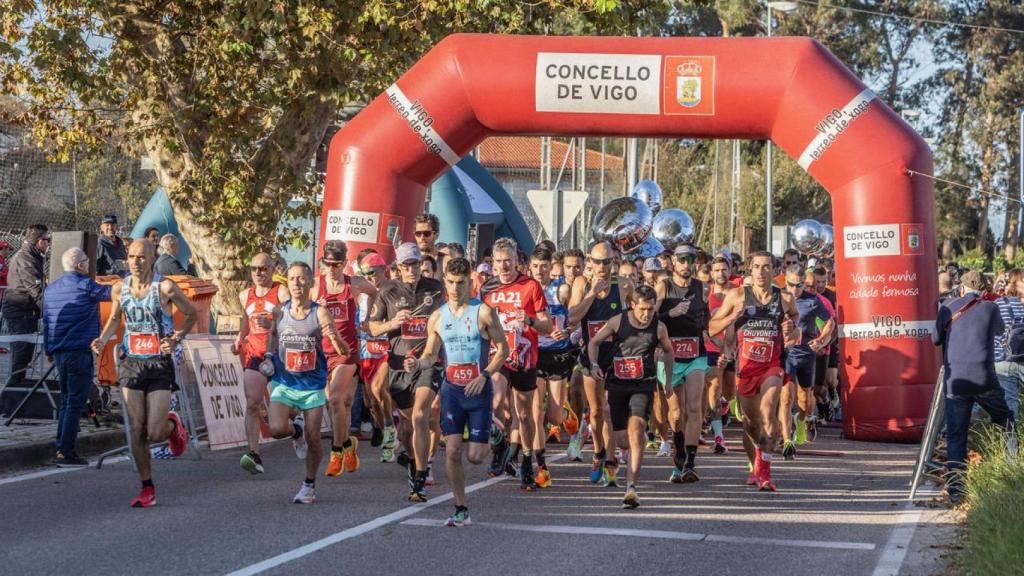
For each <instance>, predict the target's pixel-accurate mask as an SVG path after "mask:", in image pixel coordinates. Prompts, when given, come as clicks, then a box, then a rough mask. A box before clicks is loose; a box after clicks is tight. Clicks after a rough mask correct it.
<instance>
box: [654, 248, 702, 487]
mask: <svg viewBox="0 0 1024 576" xmlns="http://www.w3.org/2000/svg"><path fill="white" fill-rule="evenodd" d="M674 255H675V259H676V262H675V266H674V268H673V270H672V276H670V277H669V279H668V281H667V282H665V283H664V285H665V287H666V293H665V298H664V300H662V301H661V308H660V309H659V311H658V317H659V318H660V320H661V322H662V323H663V324H664V325H665V328H666V329H667V330H668V334H669V337H670V338H671V339H672V349H673V351H674V352H673V354H674V358H675V360H676V361H675V362H674V363H673V368H674V372H669V371H668V369H667V368H666V367H665V366H664V365H660V366H659V368H658V380H659V381H660V382H661V383H662V386H664V387H665V396H666V397H667V398H668V402H669V413H670V414H671V413H675V412H678V414H679V418H678V420H673V421H672V424H673V430H674V431H675V432H674V433H673V438H672V439H673V443H674V444H675V454H674V462H675V468H674V469H673V470H672V475H671V476H670V477H669V480H670V481H672V482H674V483H677V484H678V483H681V482H687V483H689V482H697V481H698V480H700V477H699V476H697V472H696V470H695V466H696V459H697V446H698V445H699V442H700V428H701V424H702V423H703V420H704V418H703V410H702V406H703V404H704V373H705V372H706V371H707V369H708V358H707V352H706V351H705V348H704V336H705V333H706V331H707V323H708V304H707V301H706V300H705V298H706V296H705V293H704V285H703V284H702V283H701V281H700V280H697V279H696V278H694V277H693V276H692V272H693V263H694V260H695V258H696V256H697V251H696V250H694V248H693V247H692V246H689V245H686V244H680V245H679V246H677V247H676V249H675V251H674ZM663 358H664V357H663ZM664 364H668V362H664ZM673 402H674V403H675V410H673V409H672V404H673Z"/></svg>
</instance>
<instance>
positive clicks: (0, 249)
mask: <svg viewBox="0 0 1024 576" xmlns="http://www.w3.org/2000/svg"><path fill="white" fill-rule="evenodd" d="M10 258H11V245H10V244H8V243H7V242H6V241H4V240H0V288H6V287H7V261H8V260H9V259H10ZM2 302H3V294H2V293H0V303H2Z"/></svg>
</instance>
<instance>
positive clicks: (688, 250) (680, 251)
mask: <svg viewBox="0 0 1024 576" xmlns="http://www.w3.org/2000/svg"><path fill="white" fill-rule="evenodd" d="M674 254H675V255H676V256H696V255H697V250H695V249H694V248H693V246H690V245H689V244H680V245H679V246H676V249H675V252H674Z"/></svg>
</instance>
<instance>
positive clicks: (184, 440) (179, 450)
mask: <svg viewBox="0 0 1024 576" xmlns="http://www.w3.org/2000/svg"><path fill="white" fill-rule="evenodd" d="M167 419H168V420H170V421H171V422H173V423H174V432H171V436H170V437H169V438H168V439H167V447H168V448H170V450H171V455H172V456H174V457H175V458H177V457H178V456H181V455H182V454H184V453H185V449H186V448H188V434H187V433H186V432H185V425H184V424H182V423H181V418H180V417H179V416H178V413H177V412H168V413H167Z"/></svg>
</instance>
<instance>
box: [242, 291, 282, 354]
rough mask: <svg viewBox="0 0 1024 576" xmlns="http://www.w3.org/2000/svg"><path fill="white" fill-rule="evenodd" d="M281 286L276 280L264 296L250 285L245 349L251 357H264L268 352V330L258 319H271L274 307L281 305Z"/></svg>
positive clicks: (246, 301) (247, 301)
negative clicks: (279, 289) (279, 290)
mask: <svg viewBox="0 0 1024 576" xmlns="http://www.w3.org/2000/svg"><path fill="white" fill-rule="evenodd" d="M280 286H281V285H280V284H278V283H277V282H274V283H273V284H271V285H270V289H269V290H267V293H266V294H264V295H263V296H257V295H256V286H250V287H249V295H248V296H246V300H245V314H246V315H247V316H248V317H249V337H248V338H246V340H245V350H246V353H247V354H248V355H249V357H250V358H263V355H264V354H265V353H266V352H267V332H268V330H267V329H266V328H262V327H260V325H259V323H258V322H257V320H258V319H259V318H261V317H263V318H267V319H268V320H269V319H270V318H271V317H272V316H273V314H274V309H275V308H277V307H278V306H280V305H281V300H280V299H279V298H278V288H280Z"/></svg>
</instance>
